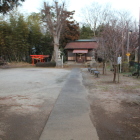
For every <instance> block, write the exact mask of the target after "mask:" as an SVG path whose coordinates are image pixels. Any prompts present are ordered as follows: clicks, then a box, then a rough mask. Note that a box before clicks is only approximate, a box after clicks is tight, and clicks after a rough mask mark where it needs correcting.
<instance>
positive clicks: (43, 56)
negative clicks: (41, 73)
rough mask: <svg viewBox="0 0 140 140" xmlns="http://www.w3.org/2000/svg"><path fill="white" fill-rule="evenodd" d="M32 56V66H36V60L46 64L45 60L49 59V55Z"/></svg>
mask: <svg viewBox="0 0 140 140" xmlns="http://www.w3.org/2000/svg"><path fill="white" fill-rule="evenodd" d="M30 56H31V58H32V65H34V59H36V60H37V62H38V61H40V62H44V61H45V60H44V59H45V58H47V57H49V55H30Z"/></svg>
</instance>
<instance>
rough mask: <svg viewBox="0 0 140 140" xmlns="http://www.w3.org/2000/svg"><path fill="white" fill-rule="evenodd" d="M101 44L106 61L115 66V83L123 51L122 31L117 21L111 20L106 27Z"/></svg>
mask: <svg viewBox="0 0 140 140" xmlns="http://www.w3.org/2000/svg"><path fill="white" fill-rule="evenodd" d="M99 43H100V47H101V51H102V53H103V54H102V55H103V58H104V59H105V60H106V61H107V60H108V61H110V62H111V64H112V66H113V70H114V77H113V82H115V80H116V72H117V57H118V56H119V54H120V51H121V30H120V29H119V27H118V25H117V20H116V19H114V20H111V21H110V22H109V23H108V24H106V25H105V26H104V31H103V32H102V35H101V40H100V42H99Z"/></svg>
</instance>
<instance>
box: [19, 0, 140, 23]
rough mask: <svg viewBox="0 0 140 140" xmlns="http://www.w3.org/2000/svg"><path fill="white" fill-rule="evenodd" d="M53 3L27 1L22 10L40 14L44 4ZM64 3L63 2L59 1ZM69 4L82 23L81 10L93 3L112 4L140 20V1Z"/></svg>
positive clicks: (79, 0) (88, 0) (71, 0)
mask: <svg viewBox="0 0 140 140" xmlns="http://www.w3.org/2000/svg"><path fill="white" fill-rule="evenodd" d="M44 1H46V2H49V3H50V2H53V0H25V2H23V4H22V5H23V6H22V8H21V7H20V8H19V9H22V11H24V12H25V13H30V12H39V11H40V9H41V7H42V6H43V2H44ZM59 1H63V0H59ZM65 1H66V2H67V4H68V9H69V10H75V11H76V13H75V20H77V21H78V22H80V20H81V19H80V18H79V15H80V10H81V8H82V7H84V6H86V5H89V4H90V3H92V2H98V3H101V4H104V3H110V4H111V5H112V7H113V8H115V9H121V10H128V11H130V12H131V13H132V15H134V17H135V18H136V19H137V20H139V8H140V0H65Z"/></svg>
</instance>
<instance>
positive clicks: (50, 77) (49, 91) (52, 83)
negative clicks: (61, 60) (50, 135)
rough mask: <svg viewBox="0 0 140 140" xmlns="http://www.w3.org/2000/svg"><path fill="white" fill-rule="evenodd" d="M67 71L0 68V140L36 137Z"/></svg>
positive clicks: (40, 131)
mask: <svg viewBox="0 0 140 140" xmlns="http://www.w3.org/2000/svg"><path fill="white" fill-rule="evenodd" d="M69 72H70V70H67V69H56V68H36V67H31V68H11V69H9V68H8V69H5V68H4V69H0V140H38V139H39V137H40V135H41V133H42V131H43V129H44V126H45V124H46V122H47V119H48V117H49V115H50V112H51V110H52V109H53V106H54V103H55V101H56V99H57V98H58V95H59V92H60V91H61V88H62V87H63V84H64V83H65V79H66V77H67V76H68V75H69Z"/></svg>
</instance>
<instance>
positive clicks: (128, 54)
mask: <svg viewBox="0 0 140 140" xmlns="http://www.w3.org/2000/svg"><path fill="white" fill-rule="evenodd" d="M126 56H127V60H128V62H129V56H130V53H129V52H128V53H127V54H126Z"/></svg>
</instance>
